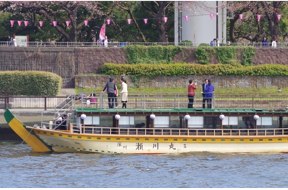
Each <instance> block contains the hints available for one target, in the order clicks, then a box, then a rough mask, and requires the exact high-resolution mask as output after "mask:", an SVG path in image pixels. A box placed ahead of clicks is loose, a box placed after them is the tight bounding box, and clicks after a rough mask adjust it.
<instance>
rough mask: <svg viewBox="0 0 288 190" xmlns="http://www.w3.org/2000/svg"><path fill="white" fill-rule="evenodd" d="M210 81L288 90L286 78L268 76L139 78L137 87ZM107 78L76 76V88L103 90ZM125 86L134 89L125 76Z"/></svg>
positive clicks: (221, 85)
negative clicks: (191, 80) (190, 81)
mask: <svg viewBox="0 0 288 190" xmlns="http://www.w3.org/2000/svg"><path fill="white" fill-rule="evenodd" d="M111 77H113V78H114V79H115V83H116V84H120V77H119V76H111ZM205 78H207V79H211V80H212V84H213V85H214V86H215V88H279V87H281V88H288V83H287V82H286V81H287V80H288V76H287V77H268V76H244V77H241V76H213V75H211V76H195V75H190V76H184V77H164V76H163V77H160V76H159V77H156V78H154V79H152V80H151V79H148V78H145V77H143V78H141V79H140V80H139V83H138V84H139V85H140V86H141V87H155V88H165V87H183V88H185V87H187V85H188V81H189V80H190V79H193V80H194V81H197V82H198V85H200V84H202V83H203V80H204V79H205ZM108 79H109V76H107V75H97V76H76V78H75V87H76V88H104V86H105V84H106V83H107V82H108ZM125 79H126V80H127V84H128V86H130V87H135V83H134V82H132V80H131V78H130V77H129V76H125Z"/></svg>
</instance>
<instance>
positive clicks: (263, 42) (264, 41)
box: [262, 36, 268, 47]
mask: <svg viewBox="0 0 288 190" xmlns="http://www.w3.org/2000/svg"><path fill="white" fill-rule="evenodd" d="M262 47H268V41H267V38H266V37H265V36H264V37H263V40H262Z"/></svg>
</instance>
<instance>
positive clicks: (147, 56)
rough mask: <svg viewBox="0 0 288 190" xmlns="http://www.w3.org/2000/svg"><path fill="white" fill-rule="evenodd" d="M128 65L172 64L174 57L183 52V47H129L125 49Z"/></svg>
mask: <svg viewBox="0 0 288 190" xmlns="http://www.w3.org/2000/svg"><path fill="white" fill-rule="evenodd" d="M123 49H124V52H125V55H126V57H127V59H128V62H127V63H171V62H172V59H173V57H174V56H175V55H176V54H177V53H179V52H181V51H182V47H181V46H174V45H169V46H162V45H155V46H143V45H128V46H125V47H123Z"/></svg>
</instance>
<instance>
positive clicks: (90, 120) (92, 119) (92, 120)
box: [84, 116, 100, 126]
mask: <svg viewBox="0 0 288 190" xmlns="http://www.w3.org/2000/svg"><path fill="white" fill-rule="evenodd" d="M84 125H93V126H99V125H100V118H99V116H87V117H86V118H85V119H84Z"/></svg>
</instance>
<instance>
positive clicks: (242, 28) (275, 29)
mask: <svg viewBox="0 0 288 190" xmlns="http://www.w3.org/2000/svg"><path fill="white" fill-rule="evenodd" d="M285 6H287V2H285V1H272V2H271V1H254V2H249V1H248V2H239V1H238V2H237V1H230V2H229V3H228V5H227V7H228V9H229V10H230V11H231V12H234V17H233V19H231V20H229V21H228V23H229V38H230V40H231V41H232V42H236V41H237V40H239V39H247V40H249V41H252V42H253V41H259V39H260V36H263V35H267V34H269V35H270V36H271V37H272V36H274V35H275V36H276V37H277V38H279V20H278V18H277V14H281V8H282V7H285ZM239 14H244V15H245V16H244V17H243V19H242V20H241V21H240V19H239ZM256 15H262V17H261V20H260V22H258V20H257V16H256Z"/></svg>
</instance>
